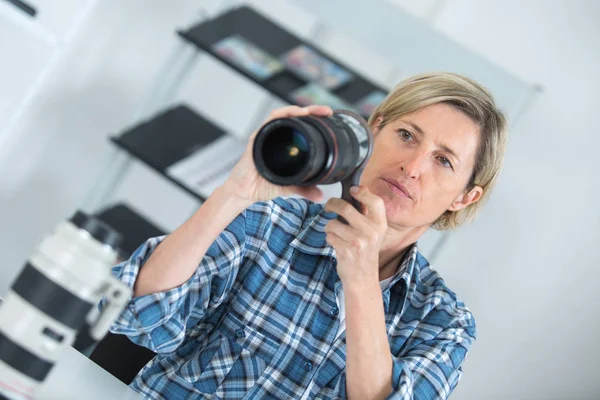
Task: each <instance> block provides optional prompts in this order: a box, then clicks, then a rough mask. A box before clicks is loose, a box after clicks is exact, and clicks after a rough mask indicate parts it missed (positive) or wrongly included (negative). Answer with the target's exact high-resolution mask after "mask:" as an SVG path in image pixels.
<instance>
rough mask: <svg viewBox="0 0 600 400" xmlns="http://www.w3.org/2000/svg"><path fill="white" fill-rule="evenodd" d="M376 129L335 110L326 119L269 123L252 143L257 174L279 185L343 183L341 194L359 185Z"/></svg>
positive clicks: (302, 119)
mask: <svg viewBox="0 0 600 400" xmlns="http://www.w3.org/2000/svg"><path fill="white" fill-rule="evenodd" d="M372 148H373V133H372V132H371V129H370V128H369V125H368V123H367V122H366V121H365V120H364V119H363V118H362V117H360V116H359V115H358V114H356V113H354V112H352V111H348V110H336V111H334V113H333V115H331V116H327V117H317V116H312V115H309V116H302V117H291V118H278V119H274V120H272V121H269V122H267V123H266V124H264V125H263V126H262V127H261V128H260V129H259V131H258V133H257V135H256V138H255V140H254V145H253V149H252V151H253V153H252V154H253V158H254V164H255V165H256V169H257V171H258V173H259V174H260V175H261V176H263V177H264V178H265V179H266V180H268V181H269V182H271V183H274V184H276V185H281V186H287V185H299V186H314V185H327V184H332V183H336V182H341V183H342V196H341V197H342V198H343V199H344V200H346V201H348V202H350V203H352V204H353V205H354V206H355V207H356V208H357V209H358V210H360V208H359V206H358V202H356V201H355V200H354V199H353V198H352V197H351V196H350V193H349V190H350V187H351V186H353V185H358V184H359V182H360V176H361V174H362V171H363V169H364V167H365V165H366V163H367V161H368V160H369V157H370V156H371V152H372Z"/></svg>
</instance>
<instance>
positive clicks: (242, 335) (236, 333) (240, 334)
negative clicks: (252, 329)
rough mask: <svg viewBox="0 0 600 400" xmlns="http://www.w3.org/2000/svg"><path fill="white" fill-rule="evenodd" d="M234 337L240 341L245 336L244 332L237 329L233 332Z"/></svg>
mask: <svg viewBox="0 0 600 400" xmlns="http://www.w3.org/2000/svg"><path fill="white" fill-rule="evenodd" d="M235 336H237V337H239V338H240V339H241V338H243V337H244V336H246V332H244V330H243V329H238V330H237V331H235Z"/></svg>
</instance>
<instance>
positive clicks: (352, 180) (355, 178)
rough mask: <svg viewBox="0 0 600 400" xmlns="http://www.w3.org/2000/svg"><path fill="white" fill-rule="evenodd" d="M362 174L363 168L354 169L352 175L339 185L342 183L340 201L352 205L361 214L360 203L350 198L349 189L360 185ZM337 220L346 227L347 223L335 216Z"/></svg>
mask: <svg viewBox="0 0 600 400" xmlns="http://www.w3.org/2000/svg"><path fill="white" fill-rule="evenodd" d="M362 172H363V168H358V169H356V170H355V171H354V172H353V173H352V175H350V176H349V177H348V178H346V179H344V180H343V181H342V182H341V183H342V200H346V201H347V202H348V203H350V204H352V205H353V206H354V208H356V209H357V210H358V212H362V210H361V203H360V202H359V201H358V200H356V199H355V198H354V197H352V195H351V194H350V188H351V187H352V186H358V184H359V183H360V177H361V175H362ZM337 219H338V220H339V221H340V222H342V223H344V224H346V225H348V221H346V220H345V219H344V218H343V217H341V216H339V215H338V216H337Z"/></svg>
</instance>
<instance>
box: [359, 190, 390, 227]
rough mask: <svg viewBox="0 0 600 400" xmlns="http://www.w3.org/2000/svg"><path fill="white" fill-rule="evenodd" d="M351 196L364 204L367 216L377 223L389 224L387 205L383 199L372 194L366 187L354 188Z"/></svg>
mask: <svg viewBox="0 0 600 400" xmlns="http://www.w3.org/2000/svg"><path fill="white" fill-rule="evenodd" d="M352 189H355V190H350V195H351V196H352V197H354V198H355V199H356V200H358V201H359V202H361V203H362V204H363V209H364V210H365V211H364V212H365V215H366V216H367V217H368V218H369V219H370V220H372V221H374V222H376V223H384V222H385V223H387V216H386V214H385V203H384V202H383V200H382V199H381V197H379V196H377V195H375V194H373V193H371V191H369V189H367V187H366V186H354V187H353V188H352Z"/></svg>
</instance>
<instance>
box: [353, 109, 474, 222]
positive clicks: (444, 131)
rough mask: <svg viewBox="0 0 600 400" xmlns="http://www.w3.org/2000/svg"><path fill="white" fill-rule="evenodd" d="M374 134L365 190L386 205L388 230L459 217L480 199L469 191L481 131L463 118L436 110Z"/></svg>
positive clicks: (411, 116) (403, 119)
mask: <svg viewBox="0 0 600 400" xmlns="http://www.w3.org/2000/svg"><path fill="white" fill-rule="evenodd" d="M377 123H378V122H376V124H377ZM373 132H374V134H375V143H374V148H373V154H372V156H371V159H370V160H369V162H368V163H367V166H366V167H365V170H364V172H363V175H362V177H361V185H365V186H366V187H368V188H369V190H370V191H371V192H372V193H374V194H376V195H378V196H379V197H381V198H382V199H383V201H384V203H385V207H386V213H387V218H388V225H389V226H390V227H398V228H411V227H423V226H429V225H431V224H433V223H434V222H435V221H436V220H437V219H438V218H439V217H440V216H441V215H442V214H443V213H444V212H446V210H452V211H458V210H460V209H462V208H464V207H466V206H468V205H469V204H471V203H473V202H475V201H477V200H478V199H479V198H480V196H481V193H482V190H481V188H479V187H476V188H474V189H472V190H470V191H469V192H467V191H466V189H467V187H466V186H467V184H468V181H469V179H470V177H471V174H472V172H473V167H474V165H475V157H476V153H477V148H478V146H479V140H480V138H479V136H480V134H479V127H478V125H477V124H475V123H474V122H473V121H472V120H471V119H470V118H469V117H468V116H466V115H465V114H463V113H462V112H460V111H458V110H457V109H455V108H453V107H452V106H450V105H447V104H443V103H441V104H435V105H432V106H428V107H425V108H423V109H421V110H419V111H417V112H415V113H413V114H409V115H405V116H403V117H401V118H399V119H397V120H395V121H391V122H389V123H387V124H386V125H385V126H384V127H383V128H381V129H379V128H377V127H375V128H374V130H373Z"/></svg>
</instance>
